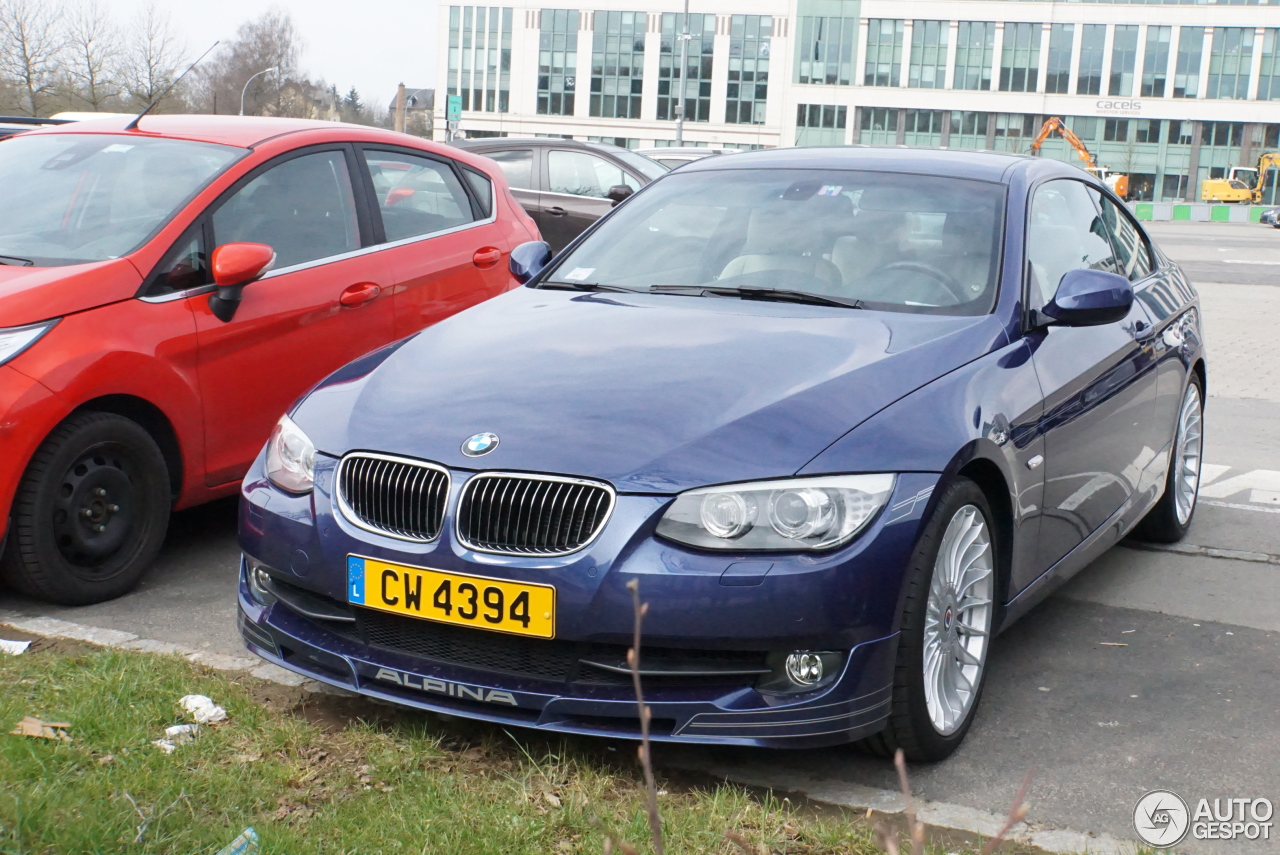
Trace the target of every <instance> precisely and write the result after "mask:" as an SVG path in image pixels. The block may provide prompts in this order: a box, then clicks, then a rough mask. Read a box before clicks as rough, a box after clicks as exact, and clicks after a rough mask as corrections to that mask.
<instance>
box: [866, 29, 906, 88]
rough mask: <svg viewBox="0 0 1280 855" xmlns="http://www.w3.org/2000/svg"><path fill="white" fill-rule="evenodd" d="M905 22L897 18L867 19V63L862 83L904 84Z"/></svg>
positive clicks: (872, 84)
mask: <svg viewBox="0 0 1280 855" xmlns="http://www.w3.org/2000/svg"><path fill="white" fill-rule="evenodd" d="M903 24H904V22H903V21H902V20H901V19H895V18H869V19H868V20H867V64H866V71H865V73H864V75H863V80H862V85H864V86H901V85H902V32H903Z"/></svg>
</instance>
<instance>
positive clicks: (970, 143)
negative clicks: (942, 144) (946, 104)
mask: <svg viewBox="0 0 1280 855" xmlns="http://www.w3.org/2000/svg"><path fill="white" fill-rule="evenodd" d="M990 120H991V114H990V113H979V112H975V111H972V110H952V111H951V122H950V128H949V131H950V132H949V134H948V137H947V145H948V146H950V147H951V148H986V147H987V125H988V123H989V122H990Z"/></svg>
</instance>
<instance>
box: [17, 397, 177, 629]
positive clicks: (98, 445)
mask: <svg viewBox="0 0 1280 855" xmlns="http://www.w3.org/2000/svg"><path fill="white" fill-rule="evenodd" d="M169 504H170V502H169V473H168V467H167V466H166V465H165V460H164V455H163V454H161V452H160V448H159V447H158V446H157V445H156V442H155V440H154V439H152V438H151V435H150V434H148V433H147V432H146V431H145V430H144V429H143V428H142V427H141V426H140V425H138V424H137V423H136V422H133V421H130V420H129V419H126V418H124V417H123V416H118V415H115V414H112V413H96V412H87V413H80V414H77V415H73V416H71V417H70V418H68V419H67V420H66V421H64V422H63V423H62V424H60V425H59V426H58V427H57V428H56V429H55V430H54V431H53V433H51V434H50V435H49V437H48V438H47V439H45V441H44V443H43V444H42V445H41V446H40V448H39V449H38V450H37V451H36V453H35V455H34V457H32V459H31V463H30V464H29V465H28V466H27V471H26V473H24V475H23V476H22V481H21V482H20V483H19V485H18V491H17V494H16V495H15V497H14V503H13V527H12V529H11V531H10V532H9V543H8V547H7V549H6V550H5V554H4V556H3V560H2V561H0V567H3V575H4V579H5V581H6V582H8V583H9V585H10V586H12V587H13V588H15V589H17V590H19V591H22V592H23V593H26V594H30V595H31V596H33V597H38V598H40V599H42V600H47V601H49V602H54V603H59V604H61V605H68V606H79V605H88V604H90V603H98V602H102V601H103V600H109V599H113V598H114V597H118V596H120V595H122V594H125V593H127V592H128V591H129V590H130V589H132V588H133V586H134V585H136V584H137V582H138V579H139V578H140V577H141V575H142V572H143V571H144V570H146V568H147V566H148V565H150V563H151V562H152V560H153V559H154V558H155V557H156V554H157V553H158V552H159V551H160V546H161V544H162V543H163V542H164V534H165V528H166V527H167V526H168V522H169Z"/></svg>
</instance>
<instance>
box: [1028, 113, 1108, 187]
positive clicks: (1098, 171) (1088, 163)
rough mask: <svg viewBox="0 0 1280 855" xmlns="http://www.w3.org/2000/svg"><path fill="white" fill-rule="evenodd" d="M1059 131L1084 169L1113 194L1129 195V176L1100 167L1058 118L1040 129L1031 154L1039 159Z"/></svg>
mask: <svg viewBox="0 0 1280 855" xmlns="http://www.w3.org/2000/svg"><path fill="white" fill-rule="evenodd" d="M1054 131H1057V132H1058V133H1059V134H1061V135H1062V138H1063V139H1064V140H1066V141H1067V144H1068V145H1070V146H1071V148H1073V149H1074V150H1075V153H1076V157H1078V158H1080V160H1082V161H1084V168H1085V169H1087V170H1088V171H1089V172H1091V173H1093V174H1094V175H1096V176H1098V177H1099V178H1101V179H1102V180H1103V182H1105V183H1106V185H1107V187H1109V188H1111V192H1113V193H1115V194H1116V195H1117V196H1119V197H1120V198H1121V199H1124V198H1126V197H1127V196H1128V195H1129V176H1127V175H1118V174H1116V173H1114V172H1112V171H1111V170H1109V169H1107V168H1106V167H1105V166H1098V164H1097V163H1095V162H1094V160H1093V155H1092V154H1090V153H1089V149H1088V148H1087V147H1086V146H1085V144H1084V143H1083V142H1081V141H1080V138H1079V137H1078V136H1076V135H1075V134H1073V133H1072V132H1071V129H1070V128H1068V127H1067V126H1066V123H1064V122H1063V121H1062V119H1061V118H1059V117H1058V116H1050V117H1049V120H1048V121H1046V122H1045V123H1044V125H1042V126H1041V128H1040V133H1038V134H1036V138H1035V139H1034V140H1032V141H1031V153H1032V154H1034V155H1036V156H1037V157H1038V156H1039V155H1040V147H1041V146H1043V145H1044V141H1045V140H1047V139H1048V138H1049V134H1051V133H1053V132H1054Z"/></svg>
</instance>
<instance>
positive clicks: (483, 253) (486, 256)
mask: <svg viewBox="0 0 1280 855" xmlns="http://www.w3.org/2000/svg"><path fill="white" fill-rule="evenodd" d="M501 260H502V250H500V249H498V248H497V247H496V246H482V247H480V248H479V249H477V250H476V253H475V255H473V256H471V263H472V264H474V265H475V266H476V267H493V265H495V264H497V263H498V262H499V261H501Z"/></svg>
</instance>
